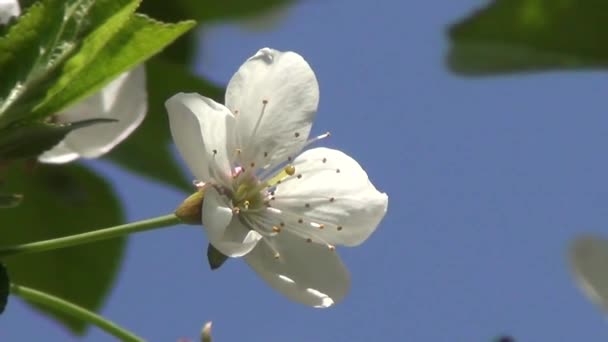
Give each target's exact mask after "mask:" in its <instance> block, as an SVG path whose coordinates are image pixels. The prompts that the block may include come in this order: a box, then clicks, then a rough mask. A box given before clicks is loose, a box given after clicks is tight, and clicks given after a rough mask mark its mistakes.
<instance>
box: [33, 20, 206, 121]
mask: <svg viewBox="0 0 608 342" xmlns="http://www.w3.org/2000/svg"><path fill="white" fill-rule="evenodd" d="M194 25H195V22H193V21H184V22H180V23H176V24H165V23H161V22H158V21H155V20H153V19H150V18H148V17H146V16H144V15H139V14H135V15H133V16H131V17H130V18H129V19H128V20H127V22H126V23H125V24H124V25H123V26H122V27H121V29H120V32H119V34H116V35H114V36H113V37H112V39H111V40H110V41H109V42H108V43H107V44H105V45H104V46H103V48H102V49H101V50H98V51H97V53H96V54H95V55H94V56H89V57H90V59H89V60H88V61H87V60H84V59H83V60H81V61H79V60H78V59H79V58H80V57H81V55H80V53H78V54H76V55H75V56H74V57H73V58H72V59H71V60H70V62H72V61H74V60H76V62H75V63H74V64H75V65H77V68H78V71H76V72H73V73H71V74H69V73H68V74H64V75H62V78H61V80H60V83H58V84H57V85H56V86H54V87H53V88H51V90H50V92H49V94H53V95H54V96H53V95H51V96H50V100H49V99H48V98H47V102H45V103H43V104H42V105H41V106H39V107H37V108H36V109H35V110H36V111H37V112H38V113H42V114H44V113H56V112H58V111H59V110H61V109H62V108H64V107H65V106H66V105H68V104H70V103H72V102H74V101H75V100H77V99H80V98H81V97H83V96H86V95H90V94H92V93H94V92H95V91H97V90H99V89H100V88H101V87H103V86H104V85H105V84H107V83H108V82H110V81H111V80H112V79H114V78H116V77H117V76H118V75H119V74H121V73H123V72H125V71H127V70H130V69H132V68H134V67H135V66H137V65H138V64H140V63H142V62H144V61H145V60H146V59H148V58H150V57H151V56H153V55H154V54H156V53H157V52H159V51H160V50H162V49H163V48H164V47H166V46H167V45H169V44H170V43H171V42H172V41H173V40H175V39H176V38H177V37H179V36H180V35H182V34H183V33H184V32H186V31H188V30H190V29H191V28H192V27H194ZM83 58H84V57H83ZM83 63H84V64H83ZM69 66H70V64H69V63H68V64H66V68H67V67H69ZM68 84H69V87H68V86H67V85H68Z"/></svg>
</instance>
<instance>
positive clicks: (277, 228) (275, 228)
mask: <svg viewBox="0 0 608 342" xmlns="http://www.w3.org/2000/svg"><path fill="white" fill-rule="evenodd" d="M272 231H273V232H275V233H280V232H281V227H277V226H272Z"/></svg>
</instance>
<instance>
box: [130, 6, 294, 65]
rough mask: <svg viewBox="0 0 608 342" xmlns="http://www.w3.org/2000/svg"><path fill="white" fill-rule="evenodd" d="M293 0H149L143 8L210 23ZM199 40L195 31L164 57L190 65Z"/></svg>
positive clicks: (164, 16)
mask: <svg viewBox="0 0 608 342" xmlns="http://www.w3.org/2000/svg"><path fill="white" fill-rule="evenodd" d="M293 2H294V1H293V0H256V1H252V0H230V1H217V0H195V1H193V0H174V1H166V0H146V1H143V2H142V4H141V7H140V8H139V11H141V12H143V13H146V14H149V15H150V16H152V17H154V18H158V19H160V20H163V21H177V20H184V19H194V20H196V21H198V22H199V23H200V24H203V25H204V24H206V23H209V22H217V21H221V20H233V19H240V18H245V17H251V16H253V15H257V14H261V13H264V12H265V11H268V10H271V9H273V8H276V7H281V6H287V5H288V4H290V3H293ZM198 41H200V38H197V36H196V34H195V32H194V31H191V32H189V33H187V34H185V35H184V36H182V37H181V38H180V39H179V40H178V41H176V43H175V45H173V47H174V48H172V49H168V50H166V51H164V52H163V54H162V58H163V59H165V60H167V61H171V62H174V63H179V64H186V65H187V64H189V63H190V62H192V60H193V59H194V54H195V53H196V51H197V49H196V44H197V43H198Z"/></svg>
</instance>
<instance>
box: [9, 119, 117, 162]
mask: <svg viewBox="0 0 608 342" xmlns="http://www.w3.org/2000/svg"><path fill="white" fill-rule="evenodd" d="M113 121H115V120H112V119H90V120H83V121H78V122H72V123H66V124H53V123H44V122H36V121H33V122H27V123H25V124H21V125H17V126H15V127H13V126H11V127H8V128H5V129H3V130H0V162H5V161H10V160H16V159H24V158H33V157H36V156H38V155H40V154H41V153H42V152H44V151H46V150H48V149H50V148H51V147H53V146H55V145H57V144H58V143H59V142H60V141H61V140H63V138H64V137H65V136H66V135H67V134H68V133H69V132H71V131H73V130H75V129H78V128H82V127H88V126H91V125H95V124H101V125H103V124H104V123H107V122H113Z"/></svg>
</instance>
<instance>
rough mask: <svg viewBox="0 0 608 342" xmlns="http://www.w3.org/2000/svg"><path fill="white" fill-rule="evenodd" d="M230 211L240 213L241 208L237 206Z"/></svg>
mask: <svg viewBox="0 0 608 342" xmlns="http://www.w3.org/2000/svg"><path fill="white" fill-rule="evenodd" d="M232 213H233V214H240V213H241V208H239V207H234V208H232Z"/></svg>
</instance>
